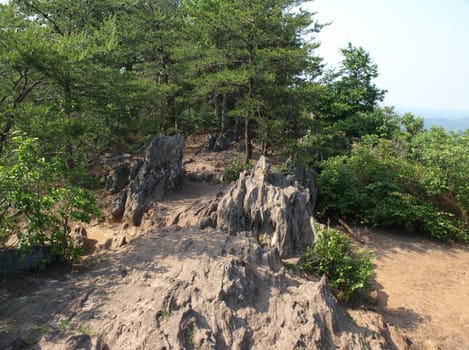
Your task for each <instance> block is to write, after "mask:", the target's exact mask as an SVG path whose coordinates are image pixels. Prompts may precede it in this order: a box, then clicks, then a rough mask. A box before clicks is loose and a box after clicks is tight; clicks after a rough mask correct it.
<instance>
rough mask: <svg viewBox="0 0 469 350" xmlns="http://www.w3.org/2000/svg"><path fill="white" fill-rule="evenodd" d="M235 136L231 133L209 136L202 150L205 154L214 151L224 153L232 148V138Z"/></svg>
mask: <svg viewBox="0 0 469 350" xmlns="http://www.w3.org/2000/svg"><path fill="white" fill-rule="evenodd" d="M233 136H234V135H232V134H230V133H221V134H218V135H214V134H210V135H208V136H207V139H206V140H205V143H204V145H203V146H202V150H203V151H205V152H208V151H214V152H222V151H226V150H227V149H228V148H230V145H231V142H232V138H233Z"/></svg>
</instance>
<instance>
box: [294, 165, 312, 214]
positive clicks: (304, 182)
mask: <svg viewBox="0 0 469 350" xmlns="http://www.w3.org/2000/svg"><path fill="white" fill-rule="evenodd" d="M292 170H293V174H295V177H296V179H297V180H298V182H299V183H300V185H301V186H303V188H304V189H305V190H306V191H307V193H306V196H307V199H308V203H309V205H310V206H311V210H312V211H314V208H315V206H316V201H317V198H318V189H317V187H316V184H315V182H314V178H315V176H316V174H315V172H314V171H313V170H312V169H307V168H305V167H304V166H303V165H298V164H296V165H294V166H293V169H292Z"/></svg>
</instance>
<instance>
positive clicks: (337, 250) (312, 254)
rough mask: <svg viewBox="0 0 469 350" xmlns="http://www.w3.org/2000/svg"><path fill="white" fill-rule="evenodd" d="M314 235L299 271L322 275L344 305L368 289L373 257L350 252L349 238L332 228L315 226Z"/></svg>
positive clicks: (363, 251)
mask: <svg viewBox="0 0 469 350" xmlns="http://www.w3.org/2000/svg"><path fill="white" fill-rule="evenodd" d="M316 232H317V233H318V239H317V241H316V242H315V244H314V246H313V247H308V248H307V249H306V251H305V253H304V254H303V256H302V258H301V260H300V268H301V269H302V270H303V271H306V272H308V273H316V274H319V275H326V276H327V278H328V280H329V284H330V285H331V287H332V289H333V291H334V292H335V294H336V296H337V298H338V299H339V300H341V301H344V302H347V301H349V300H350V299H351V298H352V297H353V296H355V295H356V294H357V293H358V292H360V291H362V290H363V289H365V288H367V287H368V286H369V281H370V279H371V277H373V274H374V272H373V264H372V259H373V257H374V256H373V254H372V253H370V252H368V251H365V250H362V251H359V252H357V253H354V252H353V247H352V241H351V239H350V238H349V237H348V236H346V235H344V234H342V233H340V232H339V231H337V230H335V229H332V228H326V229H321V228H320V227H319V226H317V227H316Z"/></svg>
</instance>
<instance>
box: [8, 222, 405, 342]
mask: <svg viewBox="0 0 469 350" xmlns="http://www.w3.org/2000/svg"><path fill="white" fill-rule="evenodd" d="M96 258H97V259H96V260H95V261H94V262H93V264H90V265H89V267H87V270H86V272H83V273H77V274H74V276H73V278H58V279H55V278H53V279H50V278H47V279H44V280H42V282H41V284H40V285H38V286H37V287H35V288H28V289H24V290H23V289H21V290H20V293H13V294H11V295H8V296H5V297H4V298H3V299H2V303H1V304H0V314H1V315H2V320H14V323H13V324H11V323H7V325H6V326H5V327H4V328H3V329H2V336H1V337H0V349H5V348H7V347H8V346H9V345H10V344H12V342H13V341H14V340H15V339H16V338H21V339H25V342H26V339H28V337H29V336H30V334H31V325H45V326H48V325H49V324H50V325H59V324H60V323H58V322H60V319H63V320H69V321H68V322H69V323H70V328H68V329H67V330H65V331H60V330H59V329H58V327H57V326H51V327H42V328H41V332H43V335H42V336H41V337H40V339H39V340H38V343H37V344H35V345H34V348H38V349H48V350H64V349H69V350H79V349H93V350H104V349H109V348H112V349H141V350H153V349H265V348H267V349H300V348H304V349H349V350H352V349H362V348H370V349H396V348H397V347H395V346H394V343H393V342H392V339H390V337H388V336H387V335H386V334H387V329H386V327H387V325H386V324H385V323H384V322H380V324H379V326H378V327H377V328H375V329H372V328H370V326H368V325H366V324H363V325H361V324H360V325H357V324H355V323H353V322H350V317H349V316H348V315H347V314H346V313H345V312H344V311H343V310H342V309H341V308H340V306H339V305H338V304H337V302H336V300H335V298H334V297H333V295H332V294H331V291H330V288H329V285H328V283H327V280H326V279H325V278H323V279H321V280H320V281H318V280H314V279H305V278H303V277H302V276H301V274H297V273H290V271H288V270H287V269H285V267H283V266H282V263H281V261H280V257H279V254H278V252H277V250H275V249H273V250H271V249H265V248H262V247H260V246H259V244H258V243H257V242H256V241H255V240H254V239H253V238H250V237H249V233H240V234H238V235H236V236H230V235H227V234H226V232H221V231H218V230H215V229H210V228H209V229H207V230H200V229H197V228H195V227H186V228H180V227H179V228H178V227H166V228H165V229H161V230H151V231H147V232H146V235H145V236H141V237H137V238H135V239H133V240H132V242H131V243H130V244H128V245H126V246H125V247H123V248H122V249H120V251H119V254H116V253H106V252H104V253H102V254H100V255H99V256H97V257H96ZM57 291H58V292H57ZM51 315H52V316H53V317H54V318H52V319H51ZM10 324H11V326H10ZM64 326H65V324H64ZM67 326H68V324H67ZM21 339H20V340H18V344H19V345H18V346H23V345H22V344H21V343H22V342H21ZM24 346H26V345H24Z"/></svg>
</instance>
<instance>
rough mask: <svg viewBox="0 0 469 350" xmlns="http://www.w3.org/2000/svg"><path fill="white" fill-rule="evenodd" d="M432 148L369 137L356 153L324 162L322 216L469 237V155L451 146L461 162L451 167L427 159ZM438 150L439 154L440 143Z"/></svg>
mask: <svg viewBox="0 0 469 350" xmlns="http://www.w3.org/2000/svg"><path fill="white" fill-rule="evenodd" d="M428 137H429V136H428ZM431 146H432V145H430V144H429V143H428V142H425V143H423V142H422V143H421V144H420V145H417V144H413V145H412V144H410V145H409V144H407V143H405V142H404V141H401V140H393V141H391V140H383V139H381V140H376V139H369V140H365V141H364V142H361V143H359V144H357V145H355V146H354V148H353V149H352V152H351V154H350V156H338V157H332V158H330V159H328V160H326V161H323V162H322V163H321V171H320V175H319V176H318V178H317V185H318V188H319V200H318V216H319V217H322V218H323V219H325V218H343V219H346V220H350V221H355V222H358V223H360V224H365V225H371V226H379V227H384V228H399V229H404V230H406V231H408V232H420V233H424V234H428V235H430V236H432V237H434V238H437V239H440V240H443V241H468V240H469V234H468V232H467V227H468V224H467V220H466V219H465V218H467V214H466V212H467V207H468V206H467V205H465V203H464V200H465V198H466V187H467V185H466V186H464V185H463V180H462V179H464V178H466V180H467V175H466V173H464V174H463V170H464V169H469V159H468V160H464V159H463V158H462V157H457V154H456V152H458V151H457V147H453V148H452V150H451V152H452V153H454V154H453V155H451V154H450V153H449V150H448V154H447V155H446V157H452V156H455V157H457V159H460V160H461V161H460V162H459V166H456V165H452V167H449V166H448V167H447V169H448V170H445V169H444V167H443V166H442V165H440V164H437V162H436V160H431V161H429V160H427V159H428V157H427V158H426V159H424V160H422V158H423V156H421V154H422V153H423V154H424V155H426V154H428V153H430V150H429V148H430V147H431ZM439 147H440V149H441V148H442V147H444V146H443V145H442V144H440V145H439ZM419 148H420V150H419ZM459 152H463V151H462V148H460V151H459ZM464 152H465V151H464ZM432 154H435V158H436V155H438V154H439V153H438V151H437V149H436V146H435V149H434V150H433V153H432ZM446 157H445V158H444V159H445V161H446V163H449V161H448V160H447V159H446ZM419 158H420V159H419ZM440 163H441V162H440ZM456 181H459V182H456ZM456 185H457V186H458V187H457V186H456ZM467 193H469V192H467Z"/></svg>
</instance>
